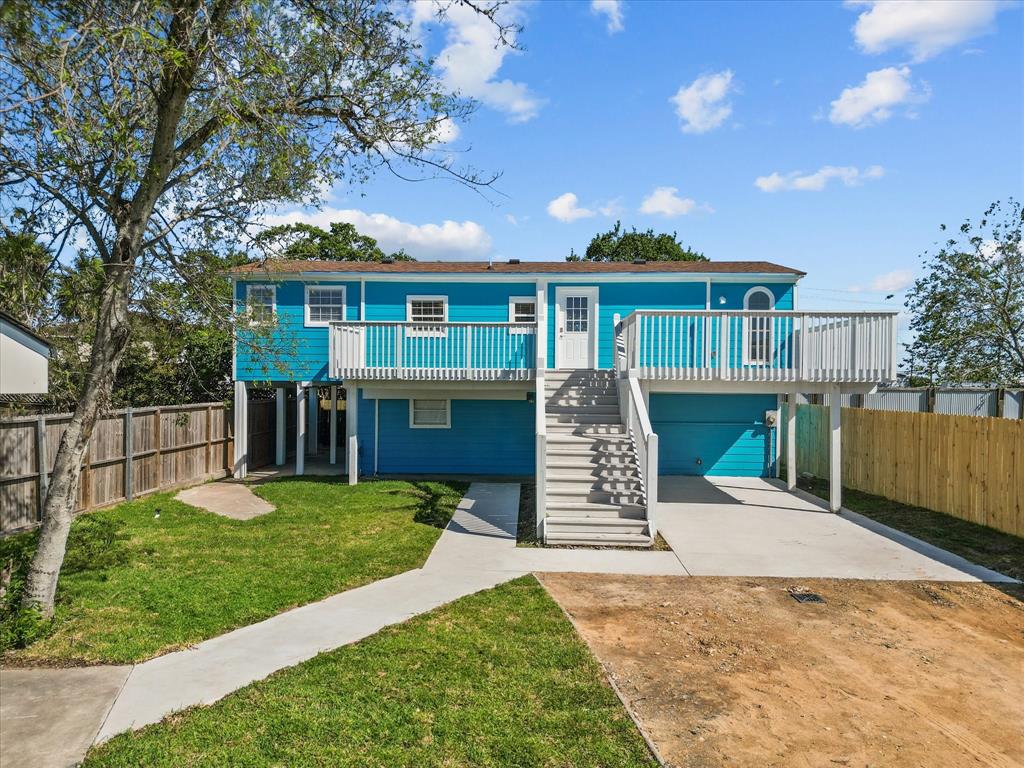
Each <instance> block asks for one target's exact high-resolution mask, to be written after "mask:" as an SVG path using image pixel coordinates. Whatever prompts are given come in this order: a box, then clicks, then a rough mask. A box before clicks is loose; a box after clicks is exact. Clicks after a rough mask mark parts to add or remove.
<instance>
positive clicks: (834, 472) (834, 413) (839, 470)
mask: <svg viewBox="0 0 1024 768" xmlns="http://www.w3.org/2000/svg"><path fill="white" fill-rule="evenodd" d="M830 395H831V397H829V401H828V413H829V444H828V475H829V482H828V505H829V509H831V510H832V511H833V512H838V511H839V510H840V508H842V506H843V460H842V405H843V401H842V397H841V395H840V392H839V387H833V388H832V391H831V393H830Z"/></svg>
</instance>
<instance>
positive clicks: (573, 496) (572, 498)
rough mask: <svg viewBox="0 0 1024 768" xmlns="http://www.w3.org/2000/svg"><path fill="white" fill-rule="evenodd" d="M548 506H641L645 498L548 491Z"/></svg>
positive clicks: (623, 493) (626, 494)
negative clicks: (582, 504) (580, 504)
mask: <svg viewBox="0 0 1024 768" xmlns="http://www.w3.org/2000/svg"><path fill="white" fill-rule="evenodd" d="M544 498H545V502H546V503H547V504H553V505H555V506H558V505H560V504H578V503H581V502H585V503H589V504H610V505H612V506H616V507H624V506H639V505H640V504H641V503H642V502H643V498H642V497H641V496H640V494H639V493H630V492H629V491H586V492H585V493H575V492H571V493H570V492H563V491H558V492H554V491H552V490H550V489H548V492H547V495H546V496H545V497H544Z"/></svg>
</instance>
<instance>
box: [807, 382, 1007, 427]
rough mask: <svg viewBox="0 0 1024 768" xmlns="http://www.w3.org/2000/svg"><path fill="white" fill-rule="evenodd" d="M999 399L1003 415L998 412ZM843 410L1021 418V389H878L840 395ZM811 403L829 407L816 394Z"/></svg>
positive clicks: (827, 399) (821, 396)
mask: <svg viewBox="0 0 1024 768" xmlns="http://www.w3.org/2000/svg"><path fill="white" fill-rule="evenodd" d="M1000 400H1001V401H1002V413H1000V407H999V406H1000ZM842 401H843V407H844V408H867V409H868V410H874V411H901V412H904V413H943V414H946V415H949V416H1000V415H1001V416H1002V417H1003V418H1004V419H1020V418H1022V417H1024V390H1020V389H969V388H963V387H961V388H953V387H949V388H936V389H928V388H921V387H889V388H886V387H880V388H879V389H878V390H877V391H876V392H874V393H872V394H869V395H851V394H845V395H842ZM812 402H816V403H818V404H820V405H828V404H829V395H816V396H813V397H812Z"/></svg>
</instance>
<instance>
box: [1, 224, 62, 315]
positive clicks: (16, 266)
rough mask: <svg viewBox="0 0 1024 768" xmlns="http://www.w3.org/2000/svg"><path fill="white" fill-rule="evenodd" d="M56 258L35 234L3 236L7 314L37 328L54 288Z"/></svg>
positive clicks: (4, 302) (2, 276)
mask: <svg viewBox="0 0 1024 768" xmlns="http://www.w3.org/2000/svg"><path fill="white" fill-rule="evenodd" d="M52 264H53V256H52V255H51V254H50V253H49V251H47V250H46V248H44V247H43V246H42V245H41V244H40V243H39V242H38V241H37V240H36V238H35V237H34V236H33V235H31V234H26V233H11V234H6V235H4V236H3V237H0V297H3V302H2V304H0V306H3V308H4V311H5V312H7V313H8V314H11V315H14V317H16V318H18V319H19V320H21V321H22V322H23V323H25V324H26V325H29V326H31V327H37V326H38V325H39V324H40V322H41V321H42V319H43V316H44V314H45V308H46V303H47V300H48V298H49V293H50V291H51V290H52V288H53V271H52Z"/></svg>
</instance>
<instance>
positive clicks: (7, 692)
mask: <svg viewBox="0 0 1024 768" xmlns="http://www.w3.org/2000/svg"><path fill="white" fill-rule="evenodd" d="M130 669H131V667H82V668H78V669H0V765H2V766H3V767H4V768H69V767H70V766H74V765H78V764H79V762H80V761H81V759H82V756H83V755H84V754H85V751H86V750H87V749H88V748H89V745H91V744H92V742H93V739H94V738H95V737H96V733H97V732H98V731H99V728H100V724H101V723H102V722H103V718H104V717H105V716H106V714H107V710H109V709H110V705H111V704H112V703H113V702H114V699H115V698H116V697H117V693H118V691H120V690H121V686H123V685H124V682H125V680H126V679H127V678H128V672H129V670H130Z"/></svg>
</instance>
